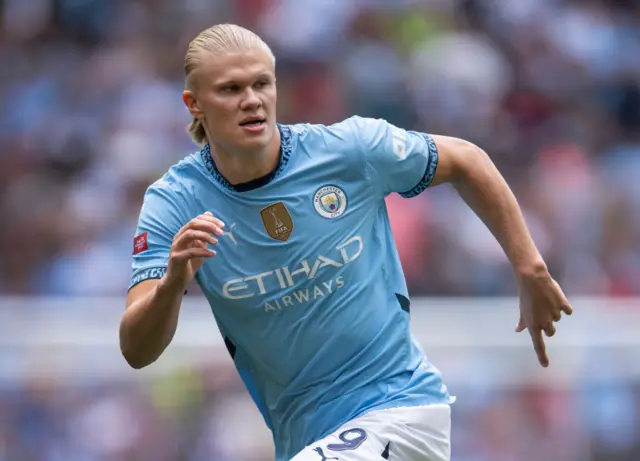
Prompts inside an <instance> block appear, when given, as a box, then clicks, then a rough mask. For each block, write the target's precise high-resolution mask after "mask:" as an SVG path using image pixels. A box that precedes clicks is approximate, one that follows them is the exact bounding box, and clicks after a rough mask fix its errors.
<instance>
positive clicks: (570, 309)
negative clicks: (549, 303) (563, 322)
mask: <svg viewBox="0 0 640 461" xmlns="http://www.w3.org/2000/svg"><path fill="white" fill-rule="evenodd" d="M560 309H562V312H564V313H565V314H567V315H571V314H573V307H571V304H569V303H568V302H567V303H565V304H564V305H563V306H562V307H561V308H560Z"/></svg>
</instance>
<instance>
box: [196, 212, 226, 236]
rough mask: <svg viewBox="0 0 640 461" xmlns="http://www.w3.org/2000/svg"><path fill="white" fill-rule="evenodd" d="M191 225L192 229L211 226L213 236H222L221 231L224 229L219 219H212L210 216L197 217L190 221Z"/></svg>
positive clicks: (222, 232)
mask: <svg viewBox="0 0 640 461" xmlns="http://www.w3.org/2000/svg"><path fill="white" fill-rule="evenodd" d="M192 223H193V224H192V225H191V227H192V228H193V227H194V226H198V227H200V226H203V225H204V226H213V228H214V229H215V230H214V231H213V233H214V234H216V235H218V236H220V235H222V234H224V231H223V230H222V229H223V228H224V223H223V222H222V221H220V220H219V219H216V218H212V217H211V216H198V217H197V218H195V219H194V220H193V221H192Z"/></svg>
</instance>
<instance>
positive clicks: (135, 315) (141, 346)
mask: <svg viewBox="0 0 640 461" xmlns="http://www.w3.org/2000/svg"><path fill="white" fill-rule="evenodd" d="M183 293H184V289H183V287H182V286H175V287H174V286H170V285H169V284H168V283H167V280H166V277H163V278H161V279H154V280H145V281H143V282H141V283H139V284H138V285H136V286H135V287H133V288H132V289H131V290H130V291H129V294H128V296H127V304H126V305H127V309H126V311H125V313H124V316H123V317H122V320H121V322H120V350H121V352H122V355H123V356H124V358H125V360H126V361H127V363H128V364H129V365H130V366H131V367H132V368H135V369H140V368H144V367H146V366H147V365H150V364H152V363H153V362H155V361H156V360H157V359H158V357H160V355H161V354H162V353H163V352H164V350H165V349H166V348H167V346H169V344H170V343H171V340H172V339H173V336H174V334H175V332H176V328H177V326H178V314H179V312H180V305H181V303H182V297H183Z"/></svg>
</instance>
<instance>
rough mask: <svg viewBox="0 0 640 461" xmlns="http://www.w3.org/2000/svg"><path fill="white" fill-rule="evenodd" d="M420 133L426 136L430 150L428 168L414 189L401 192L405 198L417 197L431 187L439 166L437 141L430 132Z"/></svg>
mask: <svg viewBox="0 0 640 461" xmlns="http://www.w3.org/2000/svg"><path fill="white" fill-rule="evenodd" d="M418 134H420V135H421V136H422V137H423V138H424V140H425V142H426V143H427V147H428V150H429V152H428V155H429V158H428V159H427V168H426V169H425V172H424V176H422V179H421V180H420V182H419V183H418V184H416V185H415V187H414V188H413V189H411V190H408V191H406V192H401V193H400V195H401V196H403V197H404V198H411V197H415V196H416V195H420V194H421V193H422V192H424V191H425V189H426V188H427V187H429V184H431V181H433V177H434V176H435V175H436V168H438V147H437V146H436V142H435V141H434V140H433V138H432V137H431V136H429V135H428V134H425V133H418Z"/></svg>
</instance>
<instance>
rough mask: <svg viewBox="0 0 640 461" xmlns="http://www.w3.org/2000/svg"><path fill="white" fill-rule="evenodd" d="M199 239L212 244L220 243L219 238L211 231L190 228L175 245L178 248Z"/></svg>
mask: <svg viewBox="0 0 640 461" xmlns="http://www.w3.org/2000/svg"><path fill="white" fill-rule="evenodd" d="M198 241H200V242H203V243H210V244H212V245H215V244H216V243H218V239H217V238H215V237H214V236H213V235H211V234H210V233H209V232H204V231H201V230H197V229H188V230H186V231H185V232H184V233H183V234H182V235H181V236H180V237H179V238H178V239H177V240H176V243H175V245H176V246H177V247H178V248H186V247H187V246H190V245H189V244H190V243H194V242H198Z"/></svg>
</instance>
